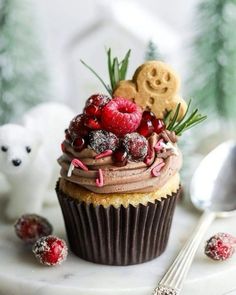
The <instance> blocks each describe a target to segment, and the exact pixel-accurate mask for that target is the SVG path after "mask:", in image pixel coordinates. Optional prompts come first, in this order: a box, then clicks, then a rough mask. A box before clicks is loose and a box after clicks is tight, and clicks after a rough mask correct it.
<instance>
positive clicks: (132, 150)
mask: <svg viewBox="0 0 236 295" xmlns="http://www.w3.org/2000/svg"><path fill="white" fill-rule="evenodd" d="M121 146H122V148H123V149H124V150H125V151H126V152H127V153H128V158H129V159H130V160H132V161H136V162H139V161H143V160H144V158H145V157H146V155H147V152H148V141H147V139H146V138H145V137H144V136H142V135H140V134H139V133H137V132H133V133H129V134H126V135H125V137H124V138H123V139H122V141H121Z"/></svg>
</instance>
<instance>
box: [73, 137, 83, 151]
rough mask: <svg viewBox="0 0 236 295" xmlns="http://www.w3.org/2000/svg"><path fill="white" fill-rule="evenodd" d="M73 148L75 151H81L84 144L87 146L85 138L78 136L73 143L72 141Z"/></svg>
mask: <svg viewBox="0 0 236 295" xmlns="http://www.w3.org/2000/svg"><path fill="white" fill-rule="evenodd" d="M72 146H73V148H74V149H75V151H78V152H79V151H81V150H82V149H83V148H84V146H85V140H84V139H83V137H80V136H79V137H77V138H76V139H75V140H74V141H73V143H72Z"/></svg>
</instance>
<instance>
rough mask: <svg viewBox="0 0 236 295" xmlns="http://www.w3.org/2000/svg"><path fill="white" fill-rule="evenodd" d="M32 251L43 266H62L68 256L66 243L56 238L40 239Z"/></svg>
mask: <svg viewBox="0 0 236 295" xmlns="http://www.w3.org/2000/svg"><path fill="white" fill-rule="evenodd" d="M32 250H33V253H34V255H35V257H36V259H37V260H38V261H39V262H40V263H41V264H43V265H49V266H54V265H58V264H61V263H62V262H63V261H65V259H66V257H67V254H68V248H67V245H66V242H65V241H64V240H62V239H60V238H58V237H56V236H47V237H42V238H40V239H39V240H37V242H36V243H35V244H34V246H33V249H32Z"/></svg>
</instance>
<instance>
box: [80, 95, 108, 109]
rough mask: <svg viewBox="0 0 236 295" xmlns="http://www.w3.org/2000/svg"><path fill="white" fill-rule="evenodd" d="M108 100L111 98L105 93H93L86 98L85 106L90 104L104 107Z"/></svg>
mask: <svg viewBox="0 0 236 295" xmlns="http://www.w3.org/2000/svg"><path fill="white" fill-rule="evenodd" d="M110 100H111V97H109V96H107V95H105V94H93V95H92V96H90V97H89V98H88V99H87V101H86V103H85V108H86V107H88V106H90V105H94V106H97V107H104V106H105V105H106V104H107V103H108V102H109V101H110Z"/></svg>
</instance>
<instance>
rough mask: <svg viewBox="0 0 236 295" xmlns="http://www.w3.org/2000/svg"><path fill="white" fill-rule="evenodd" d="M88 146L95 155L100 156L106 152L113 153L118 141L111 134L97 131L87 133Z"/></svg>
mask: <svg viewBox="0 0 236 295" xmlns="http://www.w3.org/2000/svg"><path fill="white" fill-rule="evenodd" d="M89 144H90V146H91V148H92V149H93V150H94V151H95V152H96V153H97V154H100V153H103V152H104V151H106V150H112V151H114V150H115V149H116V148H117V146H118V144H119V140H118V138H117V137H116V135H115V134H113V133H111V132H107V131H105V130H98V131H91V132H90V133H89Z"/></svg>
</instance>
